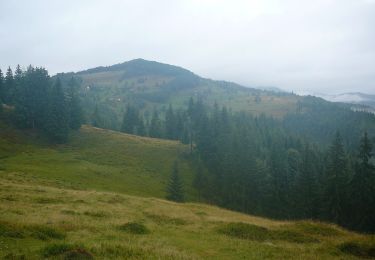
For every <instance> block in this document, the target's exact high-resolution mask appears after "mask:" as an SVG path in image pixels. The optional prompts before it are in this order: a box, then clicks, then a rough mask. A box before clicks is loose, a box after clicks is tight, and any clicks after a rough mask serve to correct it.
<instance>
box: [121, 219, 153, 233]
mask: <svg viewBox="0 0 375 260" xmlns="http://www.w3.org/2000/svg"><path fill="white" fill-rule="evenodd" d="M119 229H120V230H122V231H125V232H128V233H131V234H138V235H144V234H148V233H150V230H149V229H148V228H147V227H146V226H145V225H143V224H142V223H137V222H128V223H126V224H123V225H121V226H120V227H119Z"/></svg>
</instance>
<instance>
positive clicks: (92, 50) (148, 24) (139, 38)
mask: <svg viewBox="0 0 375 260" xmlns="http://www.w3.org/2000/svg"><path fill="white" fill-rule="evenodd" d="M374 25H375V1H374V0H316V1H298V0H284V1H282V0H279V1H277V0H248V1H245V0H234V1H225V0H205V1H199V0H181V1H167V0H159V1H152V0H140V1H120V0H108V1H98V0H93V1H89V0H82V1H73V0H65V1H62V0H59V1H47V0H35V1H25V0H24V1H1V2H0V68H1V69H2V70H5V69H6V67H7V66H8V65H10V66H12V67H15V66H16V64H21V65H23V66H25V65H28V64H33V65H36V66H44V67H46V68H47V69H48V70H49V71H50V73H51V74H54V73H58V72H69V71H79V70H84V69H88V68H92V67H97V66H108V65H112V64H116V63H120V62H124V61H127V60H131V59H134V58H144V59H147V60H155V61H160V62H164V63H169V64H173V65H178V66H181V67H184V68H187V69H189V70H191V71H193V72H194V73H196V74H198V75H200V76H203V77H208V78H212V79H220V80H227V81H234V82H237V83H240V84H243V85H246V86H253V87H256V86H277V87H280V88H282V89H285V90H289V91H295V92H323V93H342V92H354V91H360V92H365V93H375V83H374V82H375V30H374V29H375V27H374Z"/></svg>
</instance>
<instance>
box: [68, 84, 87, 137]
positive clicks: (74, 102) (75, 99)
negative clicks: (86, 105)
mask: <svg viewBox="0 0 375 260" xmlns="http://www.w3.org/2000/svg"><path fill="white" fill-rule="evenodd" d="M67 104H68V108H69V127H70V128H71V129H73V130H78V129H79V128H80V127H81V125H82V122H83V110H82V106H81V100H80V98H79V95H78V84H77V82H76V80H75V79H74V78H73V77H72V78H71V79H70V80H69V82H68V95H67Z"/></svg>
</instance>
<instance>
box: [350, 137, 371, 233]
mask: <svg viewBox="0 0 375 260" xmlns="http://www.w3.org/2000/svg"><path fill="white" fill-rule="evenodd" d="M372 155H373V153H372V143H371V140H370V139H369V137H368V135H367V132H365V133H364V135H363V137H362V138H361V141H360V148H359V156H358V157H359V158H358V160H359V161H358V163H357V164H356V166H355V174H354V176H353V179H352V181H351V194H350V195H351V196H350V197H351V204H352V205H351V208H352V210H351V213H352V216H351V220H352V227H354V228H355V229H357V230H360V231H368V232H375V207H374V205H375V167H374V165H373V164H372V163H371V158H372Z"/></svg>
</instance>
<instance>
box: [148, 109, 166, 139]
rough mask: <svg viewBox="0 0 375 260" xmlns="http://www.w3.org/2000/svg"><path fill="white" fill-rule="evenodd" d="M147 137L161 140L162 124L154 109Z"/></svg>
mask: <svg viewBox="0 0 375 260" xmlns="http://www.w3.org/2000/svg"><path fill="white" fill-rule="evenodd" d="M149 135H150V136H151V137H155V138H161V137H162V136H163V129H162V123H161V120H160V118H159V113H158V111H157V110H156V109H155V110H154V112H153V114H152V118H151V123H150V130H149Z"/></svg>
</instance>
